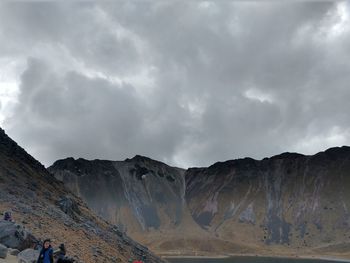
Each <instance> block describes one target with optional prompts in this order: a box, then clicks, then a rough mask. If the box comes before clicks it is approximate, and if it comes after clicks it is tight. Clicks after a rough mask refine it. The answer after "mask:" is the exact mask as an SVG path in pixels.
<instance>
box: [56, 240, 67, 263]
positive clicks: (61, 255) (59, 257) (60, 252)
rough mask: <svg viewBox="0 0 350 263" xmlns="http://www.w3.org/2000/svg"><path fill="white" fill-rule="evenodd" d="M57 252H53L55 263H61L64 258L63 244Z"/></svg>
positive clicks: (64, 249)
mask: <svg viewBox="0 0 350 263" xmlns="http://www.w3.org/2000/svg"><path fill="white" fill-rule="evenodd" d="M58 248H59V250H58V251H55V255H57V261H56V262H57V263H63V262H64V260H65V258H66V247H65V246H64V244H61V245H60V246H59V247H58Z"/></svg>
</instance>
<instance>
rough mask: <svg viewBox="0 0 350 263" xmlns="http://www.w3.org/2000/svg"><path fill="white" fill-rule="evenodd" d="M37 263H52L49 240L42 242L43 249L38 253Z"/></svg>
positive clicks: (51, 250)
mask: <svg viewBox="0 0 350 263" xmlns="http://www.w3.org/2000/svg"><path fill="white" fill-rule="evenodd" d="M37 263H53V249H52V247H51V240H50V239H45V240H44V244H43V248H42V249H41V251H40V254H39V258H38V261H37Z"/></svg>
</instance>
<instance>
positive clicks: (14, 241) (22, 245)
mask: <svg viewBox="0 0 350 263" xmlns="http://www.w3.org/2000/svg"><path fill="white" fill-rule="evenodd" d="M36 242H37V240H36V238H35V237H34V236H33V235H32V234H31V233H29V232H28V231H27V230H26V229H25V228H24V227H23V226H21V225H18V224H16V223H14V222H9V221H4V220H1V221H0V243H2V244H3V245H5V246H6V247H9V248H16V249H19V250H23V249H26V248H28V247H32V246H33V245H34V244H35V243H36Z"/></svg>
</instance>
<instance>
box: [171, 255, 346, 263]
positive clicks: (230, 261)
mask: <svg viewBox="0 0 350 263" xmlns="http://www.w3.org/2000/svg"><path fill="white" fill-rule="evenodd" d="M167 261H169V262H171V263H336V262H343V261H334V260H326V259H301V258H276V257H275V258H273V257H244V256H242V257H241V256H237V257H230V258H219V259H216V258H167Z"/></svg>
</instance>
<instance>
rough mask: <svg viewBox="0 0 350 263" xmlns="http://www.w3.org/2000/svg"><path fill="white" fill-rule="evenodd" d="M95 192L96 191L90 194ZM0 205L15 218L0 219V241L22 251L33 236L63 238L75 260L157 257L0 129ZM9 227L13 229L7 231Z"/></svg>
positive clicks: (150, 259) (56, 242) (34, 240)
mask: <svg viewBox="0 0 350 263" xmlns="http://www.w3.org/2000/svg"><path fill="white" fill-rule="evenodd" d="M98 195H99V193H96V197H97V196H98ZM0 201H1V202H0V210H1V211H2V212H3V211H9V210H10V211H12V214H13V219H14V220H15V221H16V223H10V222H6V221H0V243H2V244H4V245H6V246H7V247H12V248H17V249H20V250H23V249H25V248H28V247H32V246H33V245H35V244H36V243H37V242H38V240H39V239H45V238H51V239H52V240H53V245H54V246H56V248H57V247H58V245H59V244H60V243H65V245H66V247H67V252H68V254H69V255H70V256H75V257H76V258H77V259H78V260H79V261H80V262H86V263H89V262H91V263H95V262H128V260H129V259H130V258H133V259H140V258H145V259H146V260H147V262H159V263H160V262H162V260H160V259H159V258H157V257H156V256H154V255H153V254H152V253H151V252H150V251H149V250H148V249H147V248H146V247H144V246H142V245H140V244H139V243H137V242H135V241H133V240H132V239H130V238H129V237H128V236H126V235H125V233H124V232H123V231H121V230H120V229H119V228H118V227H116V226H114V225H112V224H110V223H108V222H106V221H105V220H103V219H101V218H100V217H98V216H96V215H95V213H94V212H92V210H90V208H89V207H88V206H87V205H86V203H85V202H84V201H82V200H81V199H80V197H77V195H76V194H74V193H72V192H71V191H70V190H68V189H67V188H66V187H65V186H64V184H63V183H62V182H60V181H58V180H57V179H56V178H55V177H54V176H52V175H51V174H50V173H49V172H48V171H47V170H46V169H45V167H44V166H43V165H41V164H40V163H39V162H38V161H36V160H35V159H34V158H33V157H31V156H30V155H29V154H27V153H26V152H25V151H24V150H23V149H22V148H21V147H20V146H18V145H17V143H16V142H14V141H13V140H11V139H10V138H9V137H8V136H7V135H6V134H5V132H4V131H3V130H2V129H0ZM12 230H13V231H12Z"/></svg>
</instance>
